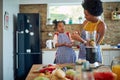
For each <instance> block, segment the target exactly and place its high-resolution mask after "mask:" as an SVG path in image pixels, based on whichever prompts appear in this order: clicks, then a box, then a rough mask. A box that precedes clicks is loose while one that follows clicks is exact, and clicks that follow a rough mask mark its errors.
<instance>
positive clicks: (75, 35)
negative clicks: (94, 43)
mask: <svg viewBox="0 0 120 80" xmlns="http://www.w3.org/2000/svg"><path fill="white" fill-rule="evenodd" d="M86 23H87V20H85V21H84V22H83V25H82V26H83V27H84V26H85V25H86ZM71 37H72V39H74V40H76V41H79V42H81V43H84V44H86V43H87V41H86V40H84V39H83V38H81V37H80V33H76V32H74V33H73V34H72V35H71Z"/></svg>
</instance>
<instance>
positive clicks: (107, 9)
mask: <svg viewBox="0 0 120 80" xmlns="http://www.w3.org/2000/svg"><path fill="white" fill-rule="evenodd" d="M103 7H104V21H105V23H106V25H107V32H106V34H105V39H104V43H107V44H111V45H116V44H118V43H120V20H118V21H113V20H111V12H112V11H113V10H115V9H116V7H117V8H119V11H120V2H119V3H118V2H114V3H113V2H108V3H104V4H103Z"/></svg>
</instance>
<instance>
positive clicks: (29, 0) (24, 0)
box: [20, 0, 120, 4]
mask: <svg viewBox="0 0 120 80" xmlns="http://www.w3.org/2000/svg"><path fill="white" fill-rule="evenodd" d="M81 1H82V0H20V4H47V3H80V2H81ZM101 1H103V2H120V0H101Z"/></svg>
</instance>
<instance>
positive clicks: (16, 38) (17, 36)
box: [16, 31, 18, 53]
mask: <svg viewBox="0 0 120 80" xmlns="http://www.w3.org/2000/svg"><path fill="white" fill-rule="evenodd" d="M16 53H18V31H16Z"/></svg>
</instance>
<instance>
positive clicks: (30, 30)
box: [14, 13, 42, 80]
mask: <svg viewBox="0 0 120 80" xmlns="http://www.w3.org/2000/svg"><path fill="white" fill-rule="evenodd" d="M15 37H16V41H15V42H16V43H15V44H16V51H15V52H16V53H15V66H14V67H15V80H25V78H26V77H27V74H28V73H29V71H30V69H31V67H32V65H33V64H42V51H41V34H40V15H39V14H38V13H18V15H17V28H16V36H15Z"/></svg>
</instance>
